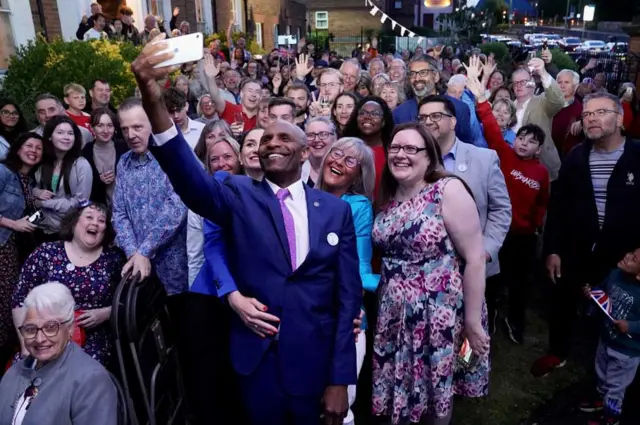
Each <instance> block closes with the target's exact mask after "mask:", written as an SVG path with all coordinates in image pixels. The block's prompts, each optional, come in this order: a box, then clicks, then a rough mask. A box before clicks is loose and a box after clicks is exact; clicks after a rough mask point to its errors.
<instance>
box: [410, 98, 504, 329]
mask: <svg viewBox="0 0 640 425" xmlns="http://www.w3.org/2000/svg"><path fill="white" fill-rule="evenodd" d="M456 112H457V111H456V110H455V108H454V106H453V102H452V101H451V98H450V97H449V96H439V95H434V96H428V97H426V98H424V99H422V100H421V101H420V105H419V115H418V118H417V119H418V122H419V123H420V125H422V126H423V127H424V128H425V129H426V130H427V131H428V132H429V133H430V134H431V135H432V136H433V137H434V138H435V139H436V141H437V142H438V145H439V146H440V150H441V152H442V162H443V164H444V168H445V169H446V170H447V171H448V172H450V173H452V174H455V175H456V176H458V177H459V178H461V179H462V180H464V182H465V183H466V184H467V185H468V186H469V188H470V189H471V192H472V194H473V198H474V200H475V201H476V205H477V207H478V212H479V213H480V224H481V227H482V236H483V240H484V248H485V252H486V260H487V267H486V273H487V289H486V290H487V295H488V296H487V307H488V310H489V333H492V332H493V330H494V327H495V324H494V322H495V317H496V316H495V315H496V313H497V310H496V309H495V304H494V303H492V301H493V300H494V299H495V298H496V296H495V295H494V293H495V291H496V290H497V289H498V288H499V287H500V286H499V282H498V280H497V275H498V273H500V262H499V258H498V253H499V252H500V248H501V247H502V244H503V243H504V239H505V237H506V236H507V232H508V231H509V226H510V225H511V200H510V199H509V192H508V191H507V184H506V182H505V179H504V175H503V174H502V171H501V170H500V160H499V159H498V155H497V154H496V152H495V151H493V150H490V149H483V148H479V147H476V146H473V145H471V144H469V143H461V142H460V140H459V137H457V135H456V132H455V128H456V127H457V125H458V124H457V119H456Z"/></svg>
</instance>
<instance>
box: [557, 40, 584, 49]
mask: <svg viewBox="0 0 640 425" xmlns="http://www.w3.org/2000/svg"><path fill="white" fill-rule="evenodd" d="M580 44H581V41H580V39H579V38H576V37H565V38H562V39H560V42H559V45H560V48H561V49H562V50H564V51H565V52H573V51H574V50H576V48H577V47H578V46H579V45H580Z"/></svg>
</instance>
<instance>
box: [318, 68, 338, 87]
mask: <svg viewBox="0 0 640 425" xmlns="http://www.w3.org/2000/svg"><path fill="white" fill-rule="evenodd" d="M325 75H335V76H337V77H338V82H339V83H340V84H344V77H343V76H342V72H340V71H338V70H337V69H333V68H325V69H323V70H322V71H320V73H319V74H318V84H320V82H321V81H322V77H323V76H325Z"/></svg>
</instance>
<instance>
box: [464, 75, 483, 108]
mask: <svg viewBox="0 0 640 425" xmlns="http://www.w3.org/2000/svg"><path fill="white" fill-rule="evenodd" d="M467 88H468V89H469V90H470V91H471V93H473V96H474V97H475V98H476V100H477V101H478V102H482V101H484V100H485V90H484V86H483V85H482V83H481V82H480V80H478V77H469V78H467Z"/></svg>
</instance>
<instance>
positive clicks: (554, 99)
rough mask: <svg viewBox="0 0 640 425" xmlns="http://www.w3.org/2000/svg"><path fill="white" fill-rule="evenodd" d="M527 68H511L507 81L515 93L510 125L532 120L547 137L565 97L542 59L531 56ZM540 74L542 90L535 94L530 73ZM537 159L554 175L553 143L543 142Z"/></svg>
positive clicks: (555, 154)
mask: <svg viewBox="0 0 640 425" xmlns="http://www.w3.org/2000/svg"><path fill="white" fill-rule="evenodd" d="M528 66H529V70H531V71H529V70H527V69H518V70H516V71H514V72H513V74H512V76H511V81H512V83H513V92H514V93H515V96H516V102H515V103H516V117H517V118H518V122H517V123H516V125H515V126H514V127H513V131H515V132H516V133H517V132H518V130H519V129H520V127H522V126H525V125H527V124H535V125H537V126H538V127H540V128H542V130H543V131H544V134H545V140H551V121H552V119H553V117H554V116H555V115H556V114H557V113H558V112H559V111H560V110H561V109H562V108H563V107H564V105H565V101H564V96H563V94H562V91H561V90H560V87H559V86H558V83H556V81H555V80H554V79H553V77H551V75H549V73H548V72H547V70H546V69H545V62H544V61H543V60H542V59H540V58H533V59H531V60H530V61H529V63H528ZM536 75H537V76H538V77H540V80H541V81H542V87H544V93H542V94H541V95H539V96H535V95H534V92H535V88H536V83H535V81H534V79H533V76H536ZM540 162H542V164H543V165H544V166H545V167H546V168H547V170H548V171H549V178H550V179H551V181H554V180H555V179H557V178H558V170H559V169H560V157H559V155H558V150H557V149H556V146H555V145H554V144H553V143H544V144H543V145H542V151H541V152H540Z"/></svg>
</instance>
